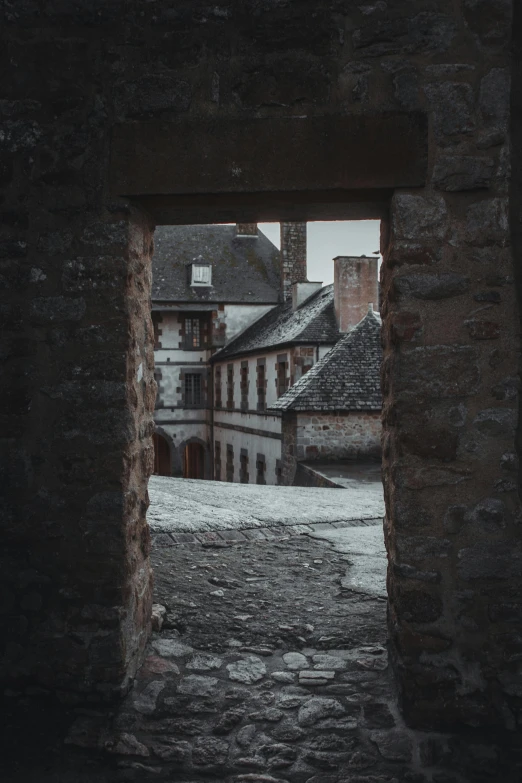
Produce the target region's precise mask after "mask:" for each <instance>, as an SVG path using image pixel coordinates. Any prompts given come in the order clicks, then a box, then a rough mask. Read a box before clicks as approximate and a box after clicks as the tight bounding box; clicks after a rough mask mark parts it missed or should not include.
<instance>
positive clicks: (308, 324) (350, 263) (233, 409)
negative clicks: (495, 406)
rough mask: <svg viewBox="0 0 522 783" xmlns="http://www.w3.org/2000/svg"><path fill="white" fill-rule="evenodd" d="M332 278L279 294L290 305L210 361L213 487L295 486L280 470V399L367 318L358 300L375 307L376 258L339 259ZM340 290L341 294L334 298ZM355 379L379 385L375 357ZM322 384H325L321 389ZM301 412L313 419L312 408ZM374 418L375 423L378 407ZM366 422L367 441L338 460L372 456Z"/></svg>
mask: <svg viewBox="0 0 522 783" xmlns="http://www.w3.org/2000/svg"><path fill="white" fill-rule="evenodd" d="M303 276H306V263H305V264H304V275H303ZM334 278H335V282H334V284H333V285H329V286H324V287H323V286H322V285H321V283H310V282H298V283H294V284H293V286H292V288H288V290H287V292H286V296H288V297H291V298H289V299H288V301H286V302H284V303H282V304H280V305H277V306H276V307H274V308H272V309H271V310H269V311H268V312H267V313H266V314H265V315H264V316H262V317H261V318H259V319H258V320H257V321H256V322H255V323H254V324H252V326H250V327H249V328H248V329H246V330H245V331H244V332H243V333H241V334H240V335H238V336H237V337H236V338H235V339H233V340H232V341H231V342H230V343H228V344H227V345H226V346H225V347H224V348H223V349H222V350H220V351H218V352H217V353H216V354H215V356H213V357H212V359H211V364H212V367H213V385H214V414H213V425H212V438H213V444H214V478H215V479H217V480H226V481H239V482H242V483H246V484H249V483H250V484H256V483H257V484H292V483H296V473H295V470H294V471H292V472H290V471H289V470H286V471H284V470H283V462H284V460H283V452H282V443H283V441H284V434H283V431H282V427H281V425H282V419H281V410H282V409H281V408H280V407H279V406H278V405H277V400H278V399H279V398H281V399H286V396H287V394H290V393H291V391H292V390H293V389H294V388H295V387H294V384H296V383H297V382H298V381H299V379H302V377H303V376H304V375H305V374H306V373H307V372H309V371H310V368H311V367H314V366H315V365H316V362H319V360H321V359H323V357H327V356H329V355H330V352H331V351H332V348H333V346H334V345H335V344H336V343H337V342H338V340H339V339H340V337H341V334H342V332H344V331H347V330H350V329H352V328H353V326H354V325H355V324H356V323H357V322H358V321H359V320H360V318H361V317H362V315H361V314H364V312H366V311H367V309H368V301H365V302H364V304H363V300H367V299H368V297H370V301H377V299H378V281H377V259H375V258H364V257H361V258H358V257H357V258H351V257H344V256H338V257H337V258H335V259H334ZM339 285H342V286H343V287H344V286H348V288H347V289H346V291H343V293H342V294H340V293H339V290H338V286H339ZM372 289H373V290H372ZM341 325H342V328H340V327H341ZM370 349H373V344H372V345H371V346H370ZM372 355H373V353H372ZM323 361H324V359H323ZM337 369H338V368H337V366H336V365H334V364H332V365H330V364H329V363H327V364H326V366H325V370H324V373H325V374H326V375H329V374H330V371H332V372H333V373H336V372H337ZM359 371H361V372H362V373H363V374H364V373H365V372H366V371H368V372H370V373H371V374H372V380H371V381H368V382H367V383H368V384H369V387H368V388H370V387H371V389H374V388H375V387H376V386H378V385H379V383H380V381H379V378H380V357H379V360H378V361H376V362H371V363H366V364H364V365H362V364H360V363H359V364H358V365H357V367H354V368H352V370H351V373H352V377H353V376H354V375H357V373H358V372H359ZM322 380H323V378H322ZM332 380H333V382H336V381H335V380H334V379H332ZM361 380H362V383H363V384H364V383H365V382H366V379H364V378H362V379H361ZM329 381H330V378H328V379H327V380H326V381H325V383H326V387H328V384H329ZM288 390H290V391H288ZM308 410H309V411H313V410H314V405H311V407H310V408H309V409H308ZM321 410H322V408H321V406H319V408H318V411H319V412H321ZM375 410H376V413H375V416H376V418H377V420H379V412H378V411H380V404H378V405H377V407H376V409H375ZM365 421H366V423H367V425H368V426H369V427H370V428H371V430H372V434H371V435H370V433H367V439H366V441H365V444H366V445H364V446H363V445H362V444H361V447H360V448H359V450H355V449H353V448H349V447H348V446H347V447H346V449H345V450H344V452H343V454H344V456H345V457H357V456H358V457H361V456H369V455H370V454H371V455H374V456H375V454H376V449H375V443H374V441H375V438H377V439H378V438H379V436H380V429H379V428H380V423H377V422H375V423H373V422H371V423H370V421H369V419H366V420H365ZM362 423H363V420H362V419H361V421H360V424H361V425H362ZM307 437H308V438H310V437H311V438H312V441H311V443H313V444H314V445H315V446H316V447H317V448H319V443H318V442H317V443H316V441H318V438H317V433H312V432H309V433H308V435H307ZM370 443H371V444H372V445H371V446H370ZM319 450H320V451H321V453H322V456H323V458H325V459H335V458H338V457H339V454H338V452H337V450H336V449H333V450H332V451H331V452H328V451H327V449H326V447H325V444H322V449H319ZM283 451H284V447H283Z"/></svg>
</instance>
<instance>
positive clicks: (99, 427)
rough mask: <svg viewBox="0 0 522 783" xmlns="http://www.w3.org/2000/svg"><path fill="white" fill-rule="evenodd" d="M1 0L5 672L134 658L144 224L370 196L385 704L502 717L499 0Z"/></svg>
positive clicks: (510, 173) (104, 693)
mask: <svg viewBox="0 0 522 783" xmlns="http://www.w3.org/2000/svg"><path fill="white" fill-rule="evenodd" d="M0 16H1V21H2V24H1V25H0V31H1V32H0V34H1V36H2V48H1V52H2V54H1V57H2V62H3V64H4V65H5V69H6V71H9V77H8V78H5V79H3V80H2V88H1V89H2V112H3V122H2V134H1V149H0V187H1V188H2V203H1V214H0V220H1V223H0V256H1V257H0V263H1V273H2V286H1V287H0V297H1V309H0V313H1V317H2V325H3V328H2V331H1V335H0V339H1V344H2V345H1V349H2V359H3V362H4V366H3V376H2V406H1V410H2V414H1V416H2V419H1V421H2V438H1V444H0V445H1V449H2V451H1V453H2V471H3V473H2V476H3V484H2V487H3V505H2V509H3V512H2V513H3V538H2V543H3V548H2V554H1V555H0V558H1V560H0V565H1V568H0V575H1V579H2V589H3V594H4V596H5V601H4V604H3V606H4V607H6V612H7V613H8V615H7V616H8V617H9V622H8V623H7V625H8V627H9V638H8V639H7V640H6V643H5V649H4V656H3V659H2V668H1V676H2V681H3V682H4V683H6V687H9V688H13V687H16V688H17V689H19V690H25V689H30V692H34V689H35V688H36V689H40V688H44V689H45V691H46V692H47V693H50V694H55V695H57V696H60V698H61V699H62V701H63V702H65V701H67V703H69V704H71V703H74V701H75V700H76V702H79V701H82V700H83V701H85V702H89V703H91V704H92V703H94V702H95V701H96V700H102V699H106V700H108V699H110V698H115V697H117V696H118V695H119V694H121V693H122V692H123V691H124V690H125V689H126V688H128V686H129V683H130V682H131V681H132V678H133V676H134V673H135V672H136V669H137V667H138V666H139V665H140V663H141V661H142V656H143V650H144V647H145V644H146V641H147V638H148V636H149V633H150V627H151V602H152V573H151V567H150V560H149V532H148V527H147V522H146V511H147V502H148V500H147V482H148V478H149V475H150V473H151V471H152V469H153V464H154V450H153V446H152V434H153V431H154V422H153V413H154V401H155V398H156V383H155V380H154V356H153V353H154V352H153V330H152V322H151V318H150V293H151V274H150V271H151V257H152V237H153V232H154V227H155V226H156V225H172V224H184V225H190V224H194V223H198V224H210V223H219V222H230V221H237V222H251V221H263V220H280V221H306V220H335V219H344V220H346V219H366V218H373V219H381V220H382V232H381V249H382V255H383V264H382V266H381V283H382V299H383V302H382V308H381V315H382V318H383V340H384V346H383V443H384V448H383V476H384V485H385V496H386V522H385V532H386V546H387V550H388V558H389V574H388V597H389V610H388V618H389V641H390V650H391V653H392V661H393V667H394V672H395V676H396V678H397V682H398V683H399V686H400V689H401V694H402V709H403V712H404V715H405V717H406V719H407V721H408V722H409V724H410V725H414V726H418V727H419V726H424V727H442V726H447V725H449V724H450V725H465V726H466V727H467V730H468V731H470V732H471V731H473V729H472V728H470V727H476V726H486V727H488V730H489V729H490V727H494V726H498V727H500V728H501V729H504V730H505V729H510V728H512V727H513V726H516V725H519V726H520V722H521V721H522V695H521V690H520V655H521V642H520V636H519V634H518V631H517V627H518V626H519V625H520V622H521V619H522V602H521V600H520V595H521V592H522V526H521V525H520V524H519V521H520V517H521V504H520V497H519V468H518V464H519V454H520V450H521V439H520V433H519V393H518V390H519V381H520V349H521V343H520V322H521V310H520V296H521V293H522V277H521V271H520V270H521V269H522V265H521V263H520V258H521V254H522V222H521V221H520V212H521V207H522V94H521V90H520V83H521V80H522V6H521V4H520V3H518V2H510V1H509V0H454V1H452V2H449V0H395V2H393V3H391V2H384V1H382V2H373V3H363V4H361V3H350V2H341V1H340V0H324V2H322V3H321V4H320V6H319V5H318V4H317V3H316V2H311V0H303V2H300V3H290V2H288V3H287V2H281V3H272V2H268V0H245V2H242V3H237V2H234V1H233V0H219V2H216V3H211V4H209V3H208V2H206V0H191V2H184V3H178V4H172V3H168V2H164V1H163V0H160V1H159V2H155V3H143V2H138V0H114V1H113V2H111V3H107V2H101V0H92V2H73V3H64V2H62V0H48V2H46V3H39V2H35V1H34V0H26V1H25V2H20V3H13V2H10V3H4V4H2V8H1V11H0ZM493 509H497V511H493ZM22 575H23V577H22ZM479 742H480V740H479Z"/></svg>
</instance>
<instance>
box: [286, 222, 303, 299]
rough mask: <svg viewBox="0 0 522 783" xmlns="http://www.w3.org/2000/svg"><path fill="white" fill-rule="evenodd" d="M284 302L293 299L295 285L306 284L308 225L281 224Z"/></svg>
mask: <svg viewBox="0 0 522 783" xmlns="http://www.w3.org/2000/svg"><path fill="white" fill-rule="evenodd" d="M280 226H281V285H282V289H283V300H284V301H285V302H287V301H289V300H290V299H291V298H292V286H293V284H294V283H306V282H307V278H306V223H281V224H280Z"/></svg>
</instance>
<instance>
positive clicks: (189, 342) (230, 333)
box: [152, 223, 306, 478]
mask: <svg viewBox="0 0 522 783" xmlns="http://www.w3.org/2000/svg"><path fill="white" fill-rule="evenodd" d="M285 230H286V229H285ZM296 230H297V229H296ZM299 230H300V231H301V232H302V233H304V234H305V237H306V225H304V226H300V227H299ZM305 241H306V240H305ZM290 250H291V249H290ZM280 299H281V274H280V254H279V251H278V249H277V248H276V247H275V245H273V244H272V242H270V240H269V239H268V238H267V237H266V236H265V235H264V234H263V233H262V232H261V231H259V229H258V227H257V224H255V223H252V224H239V225H236V226H227V225H221V226H220V225H206V226H163V227H160V228H158V229H157V231H156V233H155V236H154V256H153V282H152V321H153V324H154V364H155V378H156V382H157V384H158V393H157V397H156V406H155V411H154V421H155V425H156V428H155V433H154V445H155V458H156V464H155V472H156V473H160V474H163V475H169V476H170V475H172V476H185V477H187V478H212V475H213V466H212V452H211V448H210V444H211V427H212V388H211V371H210V365H209V359H210V357H211V356H212V354H213V353H214V352H215V351H216V350H218V349H219V348H222V347H223V346H224V345H225V343H226V342H229V341H230V340H231V339H232V338H233V337H234V336H235V335H236V334H238V333H239V332H241V331H243V330H244V329H245V328H246V327H247V326H248V325H249V324H251V323H252V322H253V321H256V320H257V319H258V318H260V317H261V316H262V315H263V314H265V313H266V312H267V311H269V310H270V309H271V308H272V307H273V306H274V305H276V304H277V303H278V302H279V301H280Z"/></svg>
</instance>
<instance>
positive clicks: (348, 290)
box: [334, 256, 379, 332]
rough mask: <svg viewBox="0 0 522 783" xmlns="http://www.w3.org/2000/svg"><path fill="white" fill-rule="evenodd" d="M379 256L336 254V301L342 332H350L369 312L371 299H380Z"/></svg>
mask: <svg viewBox="0 0 522 783" xmlns="http://www.w3.org/2000/svg"><path fill="white" fill-rule="evenodd" d="M378 263H379V262H378V259H377V258H366V256H336V257H335V258H334V305H335V316H336V318H337V324H338V326H339V331H340V332H349V331H350V329H353V327H354V326H355V325H356V324H358V323H359V321H360V320H361V319H362V318H364V316H365V315H366V314H367V312H368V309H369V305H370V303H371V304H372V305H378V303H379V281H378V277H377V270H378Z"/></svg>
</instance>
